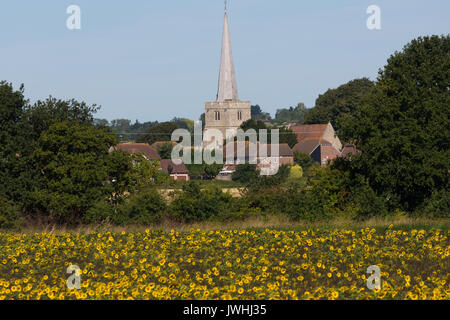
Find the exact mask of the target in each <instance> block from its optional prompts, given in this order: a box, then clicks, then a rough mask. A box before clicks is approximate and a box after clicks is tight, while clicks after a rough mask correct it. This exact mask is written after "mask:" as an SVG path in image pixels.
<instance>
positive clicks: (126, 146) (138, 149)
mask: <svg viewBox="0 0 450 320" xmlns="http://www.w3.org/2000/svg"><path fill="white" fill-rule="evenodd" d="M115 149H117V150H123V151H127V152H129V153H133V154H138V153H143V154H144V156H145V157H146V158H147V159H148V160H158V161H159V160H161V157H160V156H159V154H158V151H156V150H155V149H153V148H152V147H150V146H149V145H148V144H147V143H122V144H119V145H117V146H116V147H115Z"/></svg>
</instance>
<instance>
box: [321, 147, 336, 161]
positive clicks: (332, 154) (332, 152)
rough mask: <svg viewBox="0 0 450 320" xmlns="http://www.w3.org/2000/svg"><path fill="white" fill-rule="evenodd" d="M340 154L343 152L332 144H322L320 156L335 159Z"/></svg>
mask: <svg viewBox="0 0 450 320" xmlns="http://www.w3.org/2000/svg"><path fill="white" fill-rule="evenodd" d="M340 155H341V153H340V152H339V151H338V150H336V148H335V147H333V146H332V145H331V144H322V145H320V156H321V158H322V159H328V160H334V159H336V158H337V157H339V156H340Z"/></svg>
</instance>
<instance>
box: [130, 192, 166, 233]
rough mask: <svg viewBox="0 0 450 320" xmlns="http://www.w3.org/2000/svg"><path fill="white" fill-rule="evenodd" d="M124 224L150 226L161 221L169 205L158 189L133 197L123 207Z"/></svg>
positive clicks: (139, 193)
mask: <svg viewBox="0 0 450 320" xmlns="http://www.w3.org/2000/svg"><path fill="white" fill-rule="evenodd" d="M122 207H123V209H122V211H123V215H124V217H125V218H124V219H123V220H125V221H124V223H125V224H138V225H150V224H153V223H158V222H160V221H161V218H162V216H163V213H164V211H165V210H166V207H167V204H166V202H165V200H164V198H163V197H162V196H161V195H160V194H159V192H158V191H157V190H156V189H150V190H146V191H140V192H138V193H136V194H133V195H131V196H130V197H129V198H128V199H127V200H126V201H125V203H124V205H123V206H122Z"/></svg>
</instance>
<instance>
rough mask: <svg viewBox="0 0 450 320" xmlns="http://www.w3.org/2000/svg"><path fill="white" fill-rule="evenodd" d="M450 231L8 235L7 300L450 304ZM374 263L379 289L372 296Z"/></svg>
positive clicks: (1, 289)
mask: <svg viewBox="0 0 450 320" xmlns="http://www.w3.org/2000/svg"><path fill="white" fill-rule="evenodd" d="M449 233H450V231H448V230H445V231H442V230H441V231H439V230H430V231H425V230H410V231H401V230H394V229H393V228H392V227H390V228H388V229H387V230H385V231H381V232H380V231H378V232H377V231H376V230H375V229H369V228H366V229H361V230H358V231H352V230H335V231H332V230H329V231H328V230H318V229H314V230H309V231H281V230H269V229H266V230H259V231H251V230H248V231H243V230H228V231H209V232H208V231H200V230H192V231H190V232H177V231H174V230H172V231H153V230H152V231H150V230H146V231H145V232H141V233H125V232H122V233H90V234H78V235H76V234H62V235H56V234H37V233H36V234H8V233H4V234H0V300H4V299H6V300H9V299H177V300H179V299H208V300H215V299H221V300H222V299H263V300H267V299H449V298H450V286H449V275H450V241H449ZM72 265H75V266H78V267H79V268H80V271H79V273H80V274H79V276H80V277H79V280H80V281H79V284H80V288H79V289H69V288H68V286H67V282H68V281H67V280H68V279H69V277H71V276H73V275H72V274H70V273H67V269H68V267H69V266H72ZM373 265H375V266H378V267H379V268H380V270H381V289H375V290H369V289H368V287H367V278H368V277H370V276H371V275H370V274H368V273H366V272H367V268H368V267H369V266H373ZM76 273H77V271H75V273H74V275H75V276H78V274H76Z"/></svg>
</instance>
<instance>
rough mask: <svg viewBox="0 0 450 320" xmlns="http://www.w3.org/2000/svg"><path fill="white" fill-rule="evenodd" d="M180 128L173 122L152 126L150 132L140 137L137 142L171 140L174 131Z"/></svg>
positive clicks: (150, 142)
mask: <svg viewBox="0 0 450 320" xmlns="http://www.w3.org/2000/svg"><path fill="white" fill-rule="evenodd" d="M176 129H178V126H177V125H176V124H175V123H173V122H164V123H161V124H158V125H156V126H154V127H152V128H150V130H149V132H148V133H147V134H145V135H143V136H141V137H140V138H139V139H137V142H141V143H148V144H153V143H155V142H157V141H171V140H172V133H173V132H174V131H175V130H176Z"/></svg>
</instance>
